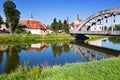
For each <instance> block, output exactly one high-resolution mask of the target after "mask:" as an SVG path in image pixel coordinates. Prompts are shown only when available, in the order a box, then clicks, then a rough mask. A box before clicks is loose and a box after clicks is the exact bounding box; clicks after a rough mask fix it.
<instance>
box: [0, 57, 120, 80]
mask: <svg viewBox="0 0 120 80" xmlns="http://www.w3.org/2000/svg"><path fill="white" fill-rule="evenodd" d="M0 80H120V58H113V59H108V60H101V61H93V62H89V63H87V62H85V63H73V64H66V65H65V66H53V67H44V68H43V69H42V70H40V69H39V67H38V66H36V67H33V68H31V69H29V68H28V67H27V66H25V67H23V68H22V67H21V66H20V67H19V68H18V69H17V70H16V71H15V72H12V73H10V74H3V75H1V76H0Z"/></svg>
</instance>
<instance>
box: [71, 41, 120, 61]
mask: <svg viewBox="0 0 120 80" xmlns="http://www.w3.org/2000/svg"><path fill="white" fill-rule="evenodd" d="M70 47H71V48H73V49H74V51H75V53H76V54H79V55H80V56H81V57H82V58H83V59H84V60H85V61H91V60H100V59H105V58H112V57H115V56H116V57H118V56H119V55H120V53H119V52H118V51H114V50H110V49H106V48H100V47H97V46H91V45H88V44H83V43H82V44H76V43H71V44H70ZM114 53H115V54H114Z"/></svg>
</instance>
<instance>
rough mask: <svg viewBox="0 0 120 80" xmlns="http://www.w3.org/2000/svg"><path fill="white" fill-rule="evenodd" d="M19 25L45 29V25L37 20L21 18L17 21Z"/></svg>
mask: <svg viewBox="0 0 120 80" xmlns="http://www.w3.org/2000/svg"><path fill="white" fill-rule="evenodd" d="M19 24H21V25H25V26H26V27H27V28H29V29H46V28H47V27H46V25H43V24H42V23H41V22H40V21H37V20H22V21H20V22H19Z"/></svg>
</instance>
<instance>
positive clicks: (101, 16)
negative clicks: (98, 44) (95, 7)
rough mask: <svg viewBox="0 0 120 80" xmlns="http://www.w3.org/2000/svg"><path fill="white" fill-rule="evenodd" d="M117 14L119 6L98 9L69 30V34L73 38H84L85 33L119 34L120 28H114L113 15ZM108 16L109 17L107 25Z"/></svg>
mask: <svg viewBox="0 0 120 80" xmlns="http://www.w3.org/2000/svg"><path fill="white" fill-rule="evenodd" d="M118 15H120V7H119V8H111V9H106V10H102V11H99V12H97V13H95V14H93V15H92V16H90V17H88V18H87V19H86V20H85V21H84V22H83V23H82V24H81V25H80V26H79V27H78V28H76V29H74V30H70V34H71V35H72V36H74V37H75V38H84V37H85V35H110V36H120V30H116V31H115V30H114V28H115V22H116V18H115V17H116V16H118ZM108 18H111V23H110V25H109V27H108ZM96 28H99V29H96Z"/></svg>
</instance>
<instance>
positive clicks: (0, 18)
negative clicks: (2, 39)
mask: <svg viewBox="0 0 120 80" xmlns="http://www.w3.org/2000/svg"><path fill="white" fill-rule="evenodd" d="M2 22H3V20H2V17H1V16H0V25H1V24H2Z"/></svg>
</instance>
